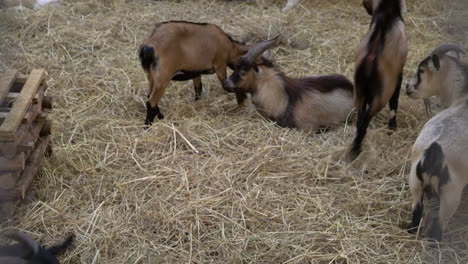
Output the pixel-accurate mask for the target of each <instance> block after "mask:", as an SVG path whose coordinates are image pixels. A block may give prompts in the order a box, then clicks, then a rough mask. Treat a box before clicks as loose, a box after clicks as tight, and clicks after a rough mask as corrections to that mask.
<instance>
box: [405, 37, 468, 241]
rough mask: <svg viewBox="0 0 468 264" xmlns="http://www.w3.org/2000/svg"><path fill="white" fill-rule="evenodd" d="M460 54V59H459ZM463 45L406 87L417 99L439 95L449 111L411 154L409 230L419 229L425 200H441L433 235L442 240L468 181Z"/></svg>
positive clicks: (431, 61)
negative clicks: (461, 57) (433, 198)
mask: <svg viewBox="0 0 468 264" xmlns="http://www.w3.org/2000/svg"><path fill="white" fill-rule="evenodd" d="M453 54H455V55H456V56H454V55H453ZM460 54H464V51H463V49H462V48H461V47H458V46H455V45H450V44H447V45H442V46H440V47H438V48H436V49H435V50H434V51H433V52H432V53H431V54H430V55H429V56H428V57H426V58H425V59H424V60H423V61H422V62H421V63H420V64H419V66H418V70H417V72H416V75H415V76H414V77H413V78H412V79H411V80H410V82H409V83H408V85H407V86H406V93H407V94H408V95H409V97H411V98H413V99H427V98H429V97H431V96H434V95H437V96H439V97H440V100H441V104H442V106H443V107H444V108H445V109H444V110H443V111H441V112H440V113H438V114H437V115H435V116H434V117H433V118H431V119H430V120H429V121H428V122H427V123H426V124H425V125H424V127H423V129H422V131H421V133H420V134H419V136H418V138H417V139H416V142H415V143H414V145H413V148H412V150H411V162H412V165H411V171H410V174H409V185H410V190H411V194H412V200H413V201H412V221H411V224H410V225H409V227H408V231H409V232H411V233H414V232H416V231H417V230H418V227H419V225H420V221H421V217H422V214H423V207H424V206H423V199H424V196H426V197H427V198H431V197H436V198H438V199H439V205H438V212H437V214H436V215H435V216H434V217H433V219H432V220H433V221H432V225H431V227H430V229H429V237H430V238H431V239H434V240H438V241H440V240H441V239H442V235H443V230H444V229H446V227H447V225H448V222H449V220H450V218H451V217H452V216H453V214H454V213H455V211H456V210H457V208H458V206H459V204H460V200H461V197H462V192H463V189H464V187H465V186H466V184H467V183H468V174H467V173H466V172H467V171H468V157H467V156H466V153H468V130H467V129H466V128H467V127H468V115H467V113H468V64H466V63H464V62H462V61H460V58H459V55H460Z"/></svg>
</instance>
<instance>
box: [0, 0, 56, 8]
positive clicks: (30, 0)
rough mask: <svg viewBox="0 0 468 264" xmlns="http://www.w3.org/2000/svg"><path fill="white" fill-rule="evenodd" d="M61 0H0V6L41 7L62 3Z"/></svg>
mask: <svg viewBox="0 0 468 264" xmlns="http://www.w3.org/2000/svg"><path fill="white" fill-rule="evenodd" d="M60 2H61V0H0V8H9V7H19V8H21V7H27V8H34V9H35V8H39V7H41V6H45V5H60Z"/></svg>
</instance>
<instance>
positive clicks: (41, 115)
mask: <svg viewBox="0 0 468 264" xmlns="http://www.w3.org/2000/svg"><path fill="white" fill-rule="evenodd" d="M46 89H47V84H46V82H45V72H44V71H43V70H33V71H32V72H31V73H30V74H29V75H22V74H20V73H19V72H18V71H16V70H8V71H6V72H5V73H4V74H3V75H1V76H0V207H2V203H3V204H4V205H5V203H6V202H7V201H8V202H12V201H16V200H18V199H20V198H21V199H24V197H25V194H26V191H27V189H28V188H29V186H30V185H31V183H32V181H33V179H34V175H35V174H36V172H37V171H38V169H39V167H40V164H41V161H42V158H43V156H44V153H45V152H46V150H48V149H50V134H51V121H50V120H48V119H47V117H48V113H49V112H50V110H51V109H52V102H51V98H49V97H47V96H45V95H44V93H45V91H46ZM2 210H3V211H5V210H4V208H0V212H1V211H2Z"/></svg>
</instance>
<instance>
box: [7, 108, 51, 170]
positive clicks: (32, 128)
mask: <svg viewBox="0 0 468 264" xmlns="http://www.w3.org/2000/svg"><path fill="white" fill-rule="evenodd" d="M47 115H48V114H47V113H45V112H44V113H42V114H41V116H40V117H39V118H37V119H36V120H35V121H34V122H32V123H31V124H28V125H24V126H23V125H22V126H21V127H20V128H21V129H20V130H22V129H23V128H25V131H22V132H21V135H19V136H18V141H7V142H0V154H3V156H4V157H6V158H8V159H12V158H13V157H15V156H16V154H17V153H20V152H25V155H26V157H28V155H29V154H30V153H31V151H32V150H33V149H34V144H36V141H37V139H38V137H39V136H48V135H50V131H49V133H48V134H46V133H43V131H44V125H46V124H47V123H49V124H47V125H48V126H49V127H48V128H45V129H46V130H50V120H47ZM0 170H2V165H1V164H0Z"/></svg>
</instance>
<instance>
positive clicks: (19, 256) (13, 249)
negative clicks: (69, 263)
mask: <svg viewBox="0 0 468 264" xmlns="http://www.w3.org/2000/svg"><path fill="white" fill-rule="evenodd" d="M7 237H8V238H10V239H12V240H15V241H17V242H19V244H13V245H7V246H2V247H0V263H9V264H59V261H58V260H57V257H56V255H57V254H59V253H62V252H63V251H65V250H66V249H67V248H68V247H69V246H70V245H71V243H72V241H73V236H69V237H68V238H67V239H66V240H65V241H64V242H63V243H62V244H60V245H55V246H52V247H50V248H47V249H46V248H44V247H42V246H40V245H38V244H37V243H36V242H35V241H34V240H33V239H32V238H30V237H29V236H27V235H26V234H24V233H21V232H14V233H10V234H7Z"/></svg>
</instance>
